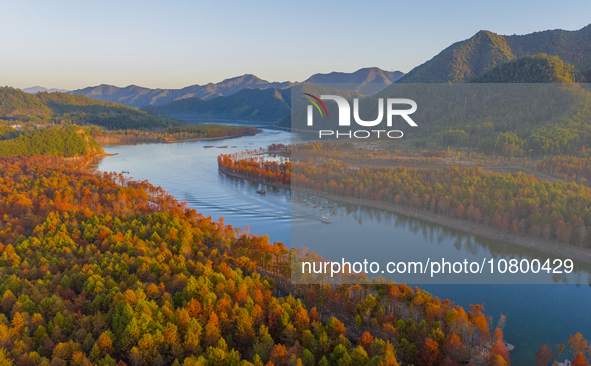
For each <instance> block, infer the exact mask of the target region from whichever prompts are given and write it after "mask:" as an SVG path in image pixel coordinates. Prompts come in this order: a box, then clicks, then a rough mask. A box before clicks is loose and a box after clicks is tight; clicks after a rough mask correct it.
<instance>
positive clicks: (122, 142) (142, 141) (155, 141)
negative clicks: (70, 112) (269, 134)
mask: <svg viewBox="0 0 591 366" xmlns="http://www.w3.org/2000/svg"><path fill="white" fill-rule="evenodd" d="M262 132H263V130H257V132H256V133H255V134H254V135H228V136H220V137H195V138H188V139H183V140H163V139H138V140H137V141H134V140H133V138H132V139H131V140H126V139H123V138H122V139H118V138H114V140H119V142H116V143H107V142H104V141H99V140H101V139H100V138H99V139H97V138H95V140H96V141H97V143H99V144H100V145H101V146H121V145H135V144H176V143H179V142H195V141H217V140H226V139H235V138H239V137H245V136H256V135H258V134H259V133H262ZM121 136H126V135H121ZM105 140H108V139H105Z"/></svg>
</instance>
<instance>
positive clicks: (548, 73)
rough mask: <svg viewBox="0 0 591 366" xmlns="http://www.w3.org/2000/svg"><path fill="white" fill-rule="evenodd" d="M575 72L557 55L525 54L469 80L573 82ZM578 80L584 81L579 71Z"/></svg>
mask: <svg viewBox="0 0 591 366" xmlns="http://www.w3.org/2000/svg"><path fill="white" fill-rule="evenodd" d="M576 76H577V75H576V72H575V69H574V67H573V66H572V65H569V64H566V63H564V62H563V61H562V60H561V59H560V58H558V57H557V56H548V55H546V54H543V53H542V54H539V55H534V56H526V57H523V58H520V59H518V60H515V61H511V62H508V63H506V64H503V65H500V66H497V67H495V68H493V69H491V70H489V71H486V72H484V73H482V74H481V75H480V76H477V77H475V78H474V79H472V80H470V82H473V83H574V82H575V81H576V80H577V78H576ZM578 81H579V82H585V81H587V80H586V79H584V78H582V74H580V73H579V78H578Z"/></svg>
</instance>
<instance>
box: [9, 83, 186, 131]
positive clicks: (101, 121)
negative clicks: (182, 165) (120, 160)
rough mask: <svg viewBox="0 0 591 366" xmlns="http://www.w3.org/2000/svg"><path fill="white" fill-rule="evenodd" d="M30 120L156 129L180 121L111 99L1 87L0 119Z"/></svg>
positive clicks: (175, 124)
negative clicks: (103, 100) (103, 99)
mask: <svg viewBox="0 0 591 366" xmlns="http://www.w3.org/2000/svg"><path fill="white" fill-rule="evenodd" d="M2 119H5V120H9V121H20V122H32V123H74V124H78V125H86V124H94V125H98V126H103V127H107V128H155V127H168V126H177V125H180V124H182V123H181V122H180V121H176V120H171V119H168V118H162V117H157V116H153V115H150V114H148V113H146V112H145V111H140V110H137V109H134V108H130V107H126V106H124V105H121V104H116V103H111V102H100V101H97V100H94V99H90V98H88V97H85V96H80V95H69V94H64V93H46V92H44V93H38V94H28V93H25V92H23V91H21V90H18V89H14V88H10V87H3V88H0V120H2Z"/></svg>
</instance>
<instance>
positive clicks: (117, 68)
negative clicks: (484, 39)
mask: <svg viewBox="0 0 591 366" xmlns="http://www.w3.org/2000/svg"><path fill="white" fill-rule="evenodd" d="M589 5H591V4H590V2H589V0H573V1H569V2H565V3H561V4H560V6H559V7H557V6H556V3H555V2H551V1H547V0H543V1H535V2H534V1H524V2H514V1H509V0H500V1H497V2H494V3H493V2H490V1H486V2H485V1H468V0H461V1H454V2H453V3H450V2H439V1H435V0H421V1H416V2H412V3H408V2H392V1H366V2H353V1H350V0H343V1H340V2H338V3H328V2H321V3H318V2H313V1H307V0H305V1H297V2H295V1H290V2H273V3H271V2H267V1H261V0H253V1H251V2H239V1H227V2H224V3H223V4H222V3H221V2H202V1H188V0H181V1H177V2H175V3H161V2H156V1H152V0H150V1H143V2H141V1H123V2H118V1H111V0H107V1H102V2H100V3H98V2H95V3H90V2H74V1H61V0H59V1H54V2H40V1H31V0H23V1H19V2H14V3H4V4H3V5H2V7H1V10H2V11H1V12H0V32H1V34H3V37H1V38H0V49H2V51H3V52H2V53H3V54H2V57H1V58H0V70H2V72H1V73H0V85H9V86H13V87H18V88H26V87H31V86H36V85H40V86H44V87H47V88H59V89H68V90H72V89H78V88H83V87H87V86H93V85H99V84H113V85H117V86H127V85H130V84H135V85H140V86H145V87H151V88H181V87H184V86H188V85H192V84H206V83H208V82H219V81H221V80H223V79H227V78H230V77H234V76H238V75H243V74H255V75H257V76H258V77H260V78H262V79H265V80H268V81H302V80H304V79H306V78H308V77H309V76H310V75H312V74H314V73H319V72H322V73H326V72H331V71H343V72H352V71H355V70H358V69H360V68H363V67H372V66H377V67H380V68H382V69H384V70H400V71H403V72H408V71H410V70H411V69H412V68H413V67H415V66H417V65H419V64H422V63H424V62H425V61H427V60H429V59H431V58H432V57H433V56H435V55H436V54H437V53H439V52H440V51H441V50H442V49H444V48H446V47H448V46H449V45H450V44H452V43H454V42H457V41H460V40H463V39H467V38H469V37H471V36H472V35H474V34H475V33H476V32H478V31H479V30H482V29H486V30H490V31H492V32H495V33H499V34H503V35H511V34H526V33H532V32H536V31H542V30H547V29H566V30H577V29H580V28H582V27H584V26H585V25H587V24H588V23H589V19H588V17H587V13H588V10H589Z"/></svg>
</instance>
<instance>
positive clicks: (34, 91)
mask: <svg viewBox="0 0 591 366" xmlns="http://www.w3.org/2000/svg"><path fill="white" fill-rule="evenodd" d="M21 90H22V91H24V92H25V93H29V94H37V93H39V92H48V93H55V92H57V93H67V92H69V90H66V89H57V88H45V87H43V86H38V85H36V86H32V87H30V88H24V89H21Z"/></svg>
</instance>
